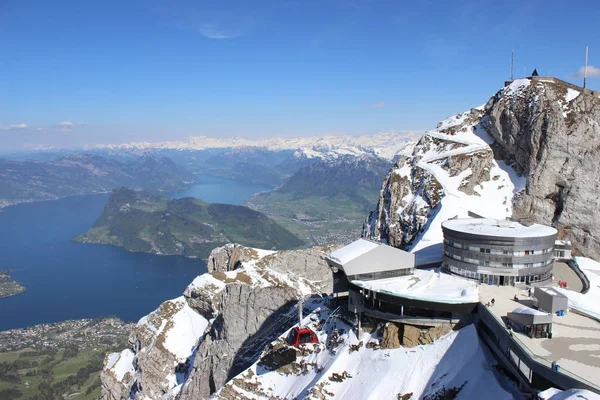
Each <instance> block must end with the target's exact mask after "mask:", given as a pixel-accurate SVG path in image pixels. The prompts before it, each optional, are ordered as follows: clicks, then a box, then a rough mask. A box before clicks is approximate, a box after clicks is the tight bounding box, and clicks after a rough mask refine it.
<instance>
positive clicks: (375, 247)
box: [327, 239, 415, 276]
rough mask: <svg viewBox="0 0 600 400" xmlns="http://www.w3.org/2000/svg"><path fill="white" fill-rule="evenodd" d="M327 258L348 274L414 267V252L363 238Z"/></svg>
mask: <svg viewBox="0 0 600 400" xmlns="http://www.w3.org/2000/svg"><path fill="white" fill-rule="evenodd" d="M327 258H329V259H330V260H331V261H333V262H334V263H336V264H338V265H339V266H340V267H341V268H342V269H343V270H344V273H345V274H346V275H348V276H350V275H358V274H369V273H374V272H384V271H396V270H399V269H407V268H414V267H415V255H414V254H412V253H409V252H406V251H403V250H400V249H397V248H395V247H392V246H388V245H385V244H380V243H375V242H371V241H369V240H365V239H359V240H357V241H355V242H352V243H350V244H349V245H347V246H344V247H342V248H340V249H337V250H336V251H334V252H332V253H331V254H330V255H329V256H328V257H327Z"/></svg>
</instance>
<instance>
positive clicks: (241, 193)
mask: <svg viewBox="0 0 600 400" xmlns="http://www.w3.org/2000/svg"><path fill="white" fill-rule="evenodd" d="M196 179H197V180H198V183H196V184H194V185H193V186H192V187H190V188H189V189H187V190H184V191H182V192H178V193H174V194H172V195H170V196H169V197H171V198H182V197H196V198H198V199H202V200H204V201H206V202H207V203H225V204H235V205H242V204H244V201H246V200H248V199H249V198H250V197H252V195H253V194H254V193H256V192H264V191H266V190H271V189H273V188H274V187H273V186H267V185H258V184H254V183H244V182H238V181H234V180H232V179H225V178H219V177H216V176H210V175H203V174H199V175H196Z"/></svg>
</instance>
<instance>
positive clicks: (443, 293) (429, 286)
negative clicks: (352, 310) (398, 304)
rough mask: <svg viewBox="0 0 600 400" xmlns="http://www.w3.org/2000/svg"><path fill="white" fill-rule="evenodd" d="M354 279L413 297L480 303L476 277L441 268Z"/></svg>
mask: <svg viewBox="0 0 600 400" xmlns="http://www.w3.org/2000/svg"><path fill="white" fill-rule="evenodd" d="M352 283H354V284H356V285H358V286H361V287H364V288H367V289H369V290H375V291H378V292H382V293H386V294H391V295H398V296H402V297H406V298H411V299H419V300H429V301H436V302H443V303H477V302H478V301H479V292H478V290H477V283H476V282H475V281H473V280H469V279H464V278H460V277H457V276H453V275H449V274H445V273H443V272H441V271H440V270H439V269H430V270H423V269H417V270H415V272H414V275H406V276H400V277H396V278H388V279H378V280H373V281H353V282H352Z"/></svg>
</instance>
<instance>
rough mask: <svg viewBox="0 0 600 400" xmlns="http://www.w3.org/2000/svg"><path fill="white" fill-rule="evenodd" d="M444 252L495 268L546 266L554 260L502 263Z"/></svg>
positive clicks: (455, 258) (470, 262) (459, 259)
mask: <svg viewBox="0 0 600 400" xmlns="http://www.w3.org/2000/svg"><path fill="white" fill-rule="evenodd" d="M444 254H445V255H446V256H448V257H449V258H452V259H453V260H457V261H463V262H466V263H469V264H475V265H481V266H482V267H495V268H516V269H520V268H534V267H545V266H547V265H550V264H551V263H552V260H547V261H540V262H535V263H500V262H495V261H488V260H476V259H474V258H468V257H462V256H459V255H457V254H452V253H450V252H448V251H444Z"/></svg>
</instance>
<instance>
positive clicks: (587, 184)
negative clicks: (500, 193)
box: [486, 80, 600, 259]
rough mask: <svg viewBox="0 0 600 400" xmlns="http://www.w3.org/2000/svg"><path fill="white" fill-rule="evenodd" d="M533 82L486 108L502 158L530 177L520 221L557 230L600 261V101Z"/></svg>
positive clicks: (518, 205) (519, 210) (517, 210)
mask: <svg viewBox="0 0 600 400" xmlns="http://www.w3.org/2000/svg"><path fill="white" fill-rule="evenodd" d="M575 94H576V93H575V92H574V91H573V89H570V88H569V87H568V86H567V85H565V84H562V83H561V82H560V81H558V82H557V83H553V82H545V81H543V82H542V81H539V80H533V81H532V82H531V84H530V85H529V86H527V87H525V88H523V89H522V90H520V91H519V92H518V93H516V94H515V95H513V96H500V95H496V96H494V97H493V98H492V99H491V100H490V101H489V102H488V104H487V106H486V108H487V110H488V111H487V113H488V115H489V125H488V133H489V134H490V135H492V136H493V137H494V139H496V150H497V151H496V154H497V156H498V157H501V158H502V159H504V160H505V161H506V162H507V163H513V165H514V167H515V169H516V170H517V171H519V172H521V173H523V174H524V175H525V176H527V178H528V179H527V186H526V189H525V192H524V193H523V194H522V195H521V196H519V197H518V199H517V200H516V202H515V207H514V210H513V215H514V216H515V217H524V218H531V219H532V220H534V221H535V222H538V223H543V224H549V225H550V224H551V225H553V226H555V227H556V228H557V229H558V231H559V239H567V240H571V242H572V243H573V246H574V249H575V251H576V252H577V253H579V254H581V255H584V256H587V257H591V258H594V259H600V225H598V224H597V223H596V221H597V220H598V218H599V217H600V196H598V194H599V193H600V191H599V186H600V98H599V97H598V96H597V95H596V96H594V95H591V94H587V93H581V94H579V95H577V97H575V98H573V96H575Z"/></svg>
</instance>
